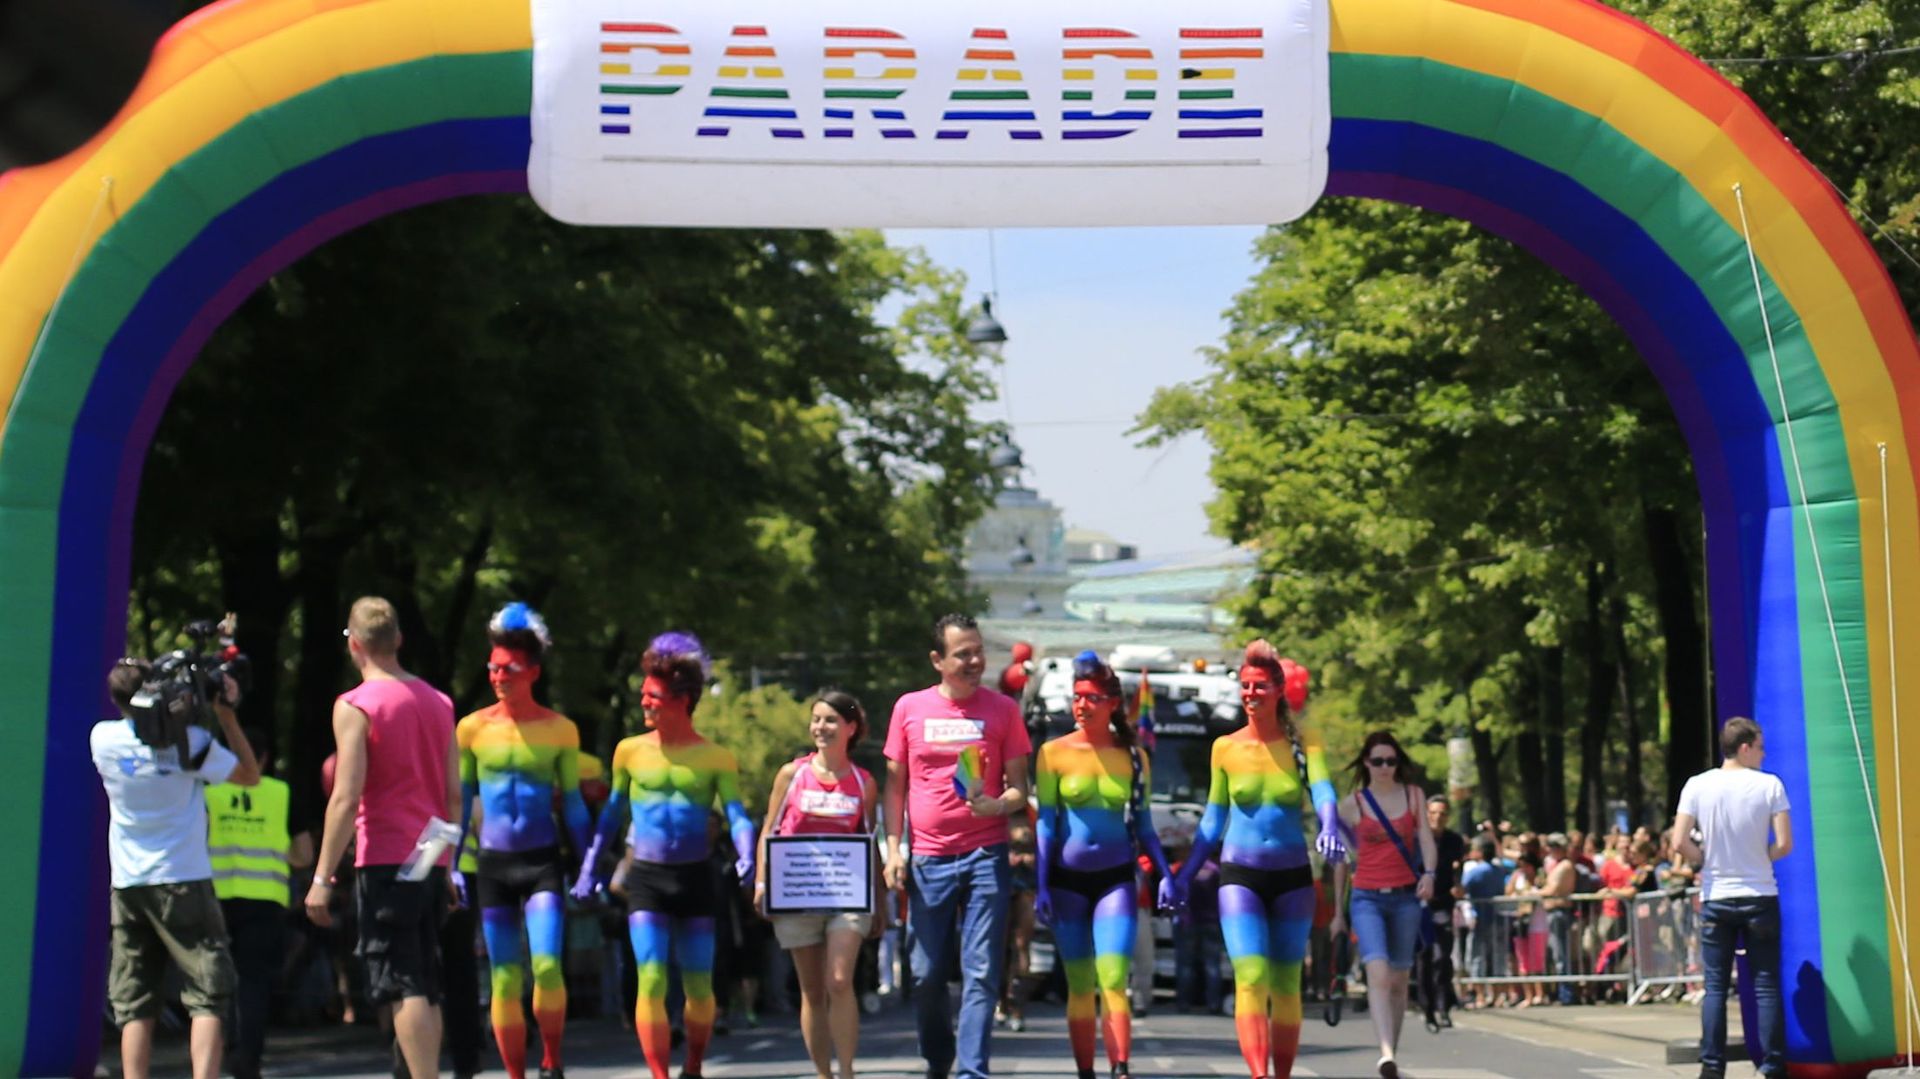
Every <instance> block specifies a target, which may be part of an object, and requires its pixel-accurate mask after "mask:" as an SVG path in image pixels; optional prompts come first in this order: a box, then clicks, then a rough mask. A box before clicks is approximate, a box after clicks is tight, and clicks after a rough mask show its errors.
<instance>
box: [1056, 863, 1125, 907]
mask: <svg viewBox="0 0 1920 1079" xmlns="http://www.w3.org/2000/svg"><path fill="white" fill-rule="evenodd" d="M1122 884H1124V885H1126V886H1127V888H1128V889H1129V890H1131V889H1132V888H1133V863H1131V862H1121V863H1120V864H1119V865H1115V866H1108V867H1107V868H1105V869H1088V870H1081V869H1068V868H1067V867H1066V866H1055V867H1053V868H1050V869H1049V870H1048V871H1047V888H1048V889H1049V890H1050V891H1055V892H1073V893H1074V894H1076V895H1079V896H1082V897H1084V898H1085V899H1086V901H1087V904H1088V905H1089V906H1091V905H1093V904H1095V903H1098V902H1100V899H1101V897H1103V896H1105V895H1106V894H1107V893H1108V892H1110V891H1113V889H1114V888H1116V887H1118V886H1119V885H1122Z"/></svg>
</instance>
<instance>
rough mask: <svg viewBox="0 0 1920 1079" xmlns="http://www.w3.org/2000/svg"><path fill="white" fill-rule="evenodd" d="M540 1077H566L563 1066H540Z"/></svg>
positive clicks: (559, 1078)
mask: <svg viewBox="0 0 1920 1079" xmlns="http://www.w3.org/2000/svg"><path fill="white" fill-rule="evenodd" d="M540 1079H567V1073H566V1070H565V1069H563V1068H541V1069H540Z"/></svg>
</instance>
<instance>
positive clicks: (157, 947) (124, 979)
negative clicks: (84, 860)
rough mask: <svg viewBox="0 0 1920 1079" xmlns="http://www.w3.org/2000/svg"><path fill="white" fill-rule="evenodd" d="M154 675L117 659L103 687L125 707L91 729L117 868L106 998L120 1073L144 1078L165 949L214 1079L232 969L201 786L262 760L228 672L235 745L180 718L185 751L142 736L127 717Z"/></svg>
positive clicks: (199, 1068) (225, 717)
mask: <svg viewBox="0 0 1920 1079" xmlns="http://www.w3.org/2000/svg"><path fill="white" fill-rule="evenodd" d="M151 677H152V670H151V668H150V667H149V666H148V665H147V663H146V661H144V660H138V659H123V660H121V661H119V662H118V663H116V664H114V666H113V670H112V672H110V673H109V674H108V675H107V692H108V694H109V695H111V696H112V698H113V703H114V705H115V706H116V707H118V708H119V709H120V714H121V718H119V719H109V720H105V721H102V722H100V723H96V724H95V725H94V728H93V734H92V738H91V743H92V751H93V766H94V768H95V769H97V770H98V771H99V773H100V782H101V784H102V785H103V786H105V787H106V789H107V806H108V826H107V859H108V862H109V864H110V865H111V866H112V869H113V907H112V921H113V937H112V942H113V943H112V960H111V962H110V964H109V966H108V970H107V1001H108V1003H109V1004H111V1005H112V1006H113V1018H114V1021H115V1022H117V1023H119V1024H120V1062H121V1068H122V1071H123V1074H124V1075H125V1076H126V1079H147V1072H148V1068H149V1066H150V1065H151V1063H152V1058H153V1027H154V1021H155V1020H156V1019H157V1018H159V1015H160V1005H161V1000H162V997H161V991H162V990H161V986H162V980H163V978H164V977H165V975H166V967H167V960H168V959H172V960H173V962H174V964H175V965H177V966H178V967H179V968H180V973H181V974H182V975H183V980H184V985H183V987H182V989H181V991H180V1002H181V1003H182V1004H184V1005H185V1006H186V1008H187V1013H188V1015H190V1016H192V1028H191V1033H190V1036H189V1045H190V1050H191V1053H192V1057H193V1075H194V1079H218V1077H219V1075H220V1049H221V1041H220V1039H221V1017H222V1016H223V1015H224V1014H225V1013H226V1010H227V1006H228V1004H229V1002H230V1000H231V998H232V995H233V990H234V982H235V975H234V967H233V957H232V955H231V954H230V952H229V950H228V946H227V926H226V922H225V921H224V920H223V919H222V918H221V916H220V900H219V897H218V896H216V895H215V894H214V891H213V861H212V858H211V857H210V855H209V854H208V853H207V798H206V787H207V786H208V785H209V784H213V783H234V784H237V785H239V786H242V787H251V786H253V785H254V784H255V783H258V782H259V781H260V765H259V764H258V762H256V761H255V760H254V757H253V749H252V747H251V746H249V745H248V744H247V739H246V736H245V735H244V734H242V733H241V732H240V720H239V718H238V717H237V716H235V715H234V713H233V708H232V706H231V703H230V701H231V699H233V698H237V697H238V695H239V690H238V688H237V687H236V686H234V684H233V680H232V679H227V680H226V685H225V693H226V699H222V700H217V701H215V702H213V712H214V715H215V716H216V717H217V718H218V719H219V722H220V729H221V732H222V733H223V734H225V735H226V739H227V744H228V745H231V746H232V747H233V749H232V750H231V751H229V750H228V749H226V748H225V747H223V746H221V745H220V744H219V743H218V742H215V741H214V740H213V735H212V734H211V733H209V732H208V731H207V730H206V729H205V728H202V727H198V726H194V727H189V728H187V744H186V753H185V758H186V759H184V760H183V759H181V758H182V754H181V751H180V748H179V747H178V746H171V745H169V746H158V747H156V746H150V745H147V744H146V743H145V742H142V741H141V740H140V737H139V735H138V734H137V733H136V731H135V729H134V722H133V719H132V718H131V716H132V715H133V713H134V707H133V698H134V696H135V695H136V694H137V693H139V692H140V687H141V685H142V683H144V682H146V681H147V680H148V679H149V678H151Z"/></svg>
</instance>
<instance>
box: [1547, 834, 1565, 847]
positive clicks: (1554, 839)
mask: <svg viewBox="0 0 1920 1079" xmlns="http://www.w3.org/2000/svg"><path fill="white" fill-rule="evenodd" d="M1566 845H1567V833H1565V832H1552V833H1549V834H1548V836H1547V846H1549V847H1564V846H1566Z"/></svg>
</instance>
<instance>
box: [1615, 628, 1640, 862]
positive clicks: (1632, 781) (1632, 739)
mask: <svg viewBox="0 0 1920 1079" xmlns="http://www.w3.org/2000/svg"><path fill="white" fill-rule="evenodd" d="M1611 610H1612V616H1613V647H1614V654H1615V656H1616V657H1617V658H1618V660H1619V666H1620V713H1621V718H1622V719H1623V720H1624V721H1625V722H1626V727H1627V731H1626V738H1625V739H1624V744H1625V747H1626V764H1627V768H1626V771H1627V776H1626V791H1625V797H1626V800H1627V825H1628V827H1634V826H1637V825H1641V824H1644V823H1646V821H1647V785H1646V779H1645V773H1644V772H1643V771H1642V769H1641V760H1640V754H1641V744H1640V695H1639V689H1638V687H1637V686H1636V685H1635V684H1634V678H1633V671H1634V663H1633V653H1632V652H1630V651H1628V649H1627V609H1626V604H1625V603H1623V602H1621V600H1620V597H1619V596H1618V595H1615V596H1614V598H1613V603H1612V605H1611Z"/></svg>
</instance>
